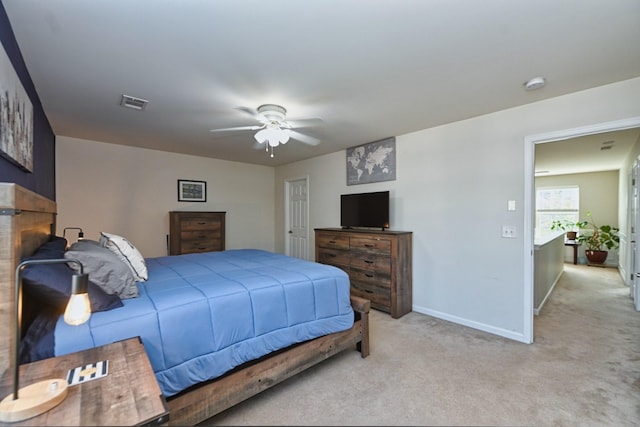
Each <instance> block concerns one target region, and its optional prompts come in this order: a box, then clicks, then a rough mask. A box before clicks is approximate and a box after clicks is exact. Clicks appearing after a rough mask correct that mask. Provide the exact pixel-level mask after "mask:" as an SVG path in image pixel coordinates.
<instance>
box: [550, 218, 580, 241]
mask: <svg viewBox="0 0 640 427" xmlns="http://www.w3.org/2000/svg"><path fill="white" fill-rule="evenodd" d="M586 225H587V223H586V221H576V222H573V221H569V220H567V219H556V220H554V221H553V222H551V227H550V228H551V230H552V231H555V230H564V231H566V236H567V240H576V237H577V234H578V231H577V230H579V229H581V228H584V227H585V226H586Z"/></svg>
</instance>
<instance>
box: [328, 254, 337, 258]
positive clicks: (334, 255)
mask: <svg viewBox="0 0 640 427" xmlns="http://www.w3.org/2000/svg"><path fill="white" fill-rule="evenodd" d="M327 255H329V256H330V257H331V258H335V257H336V256H337V255H336V254H327Z"/></svg>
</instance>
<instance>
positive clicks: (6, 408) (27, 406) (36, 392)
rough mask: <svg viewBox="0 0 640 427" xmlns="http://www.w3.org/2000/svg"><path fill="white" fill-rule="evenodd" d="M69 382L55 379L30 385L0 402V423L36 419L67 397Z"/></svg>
mask: <svg viewBox="0 0 640 427" xmlns="http://www.w3.org/2000/svg"><path fill="white" fill-rule="evenodd" d="M67 388H68V386H67V380H63V379H61V378H55V379H50V380H44V381H40V382H37V383H34V384H30V385H28V386H26V387H24V388H21V389H20V390H18V398H17V399H15V400H14V399H13V393H11V394H10V395H9V396H7V397H5V398H4V399H3V400H2V402H0V421H2V422H5V423H15V422H17V421H22V420H26V419H28V418H32V417H35V416H36V415H40V414H42V413H44V412H47V411H48V410H49V409H51V408H53V407H55V406H56V405H58V404H59V403H60V402H62V401H63V400H64V398H65V397H67Z"/></svg>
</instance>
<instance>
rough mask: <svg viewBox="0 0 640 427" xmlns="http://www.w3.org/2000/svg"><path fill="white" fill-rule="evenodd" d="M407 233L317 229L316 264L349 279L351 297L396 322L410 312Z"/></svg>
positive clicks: (410, 234)
mask: <svg viewBox="0 0 640 427" xmlns="http://www.w3.org/2000/svg"><path fill="white" fill-rule="evenodd" d="M411 238H412V233H411V232H410V231H392V230H386V231H385V230H384V229H382V230H379V229H375V230H364V229H344V228H316V229H315V239H316V262H320V263H323V264H329V265H333V266H335V267H338V268H341V269H342V270H344V271H345V272H346V273H347V274H348V275H349V280H350V281H351V295H353V296H359V297H363V298H366V299H368V300H369V301H371V307H372V308H375V309H377V310H380V311H384V312H386V313H389V314H391V317H393V318H394V319H397V318H399V317H402V316H404V315H405V314H407V313H409V312H410V311H411V310H412V304H413V301H412V276H413V273H412V269H411V259H412V244H411Z"/></svg>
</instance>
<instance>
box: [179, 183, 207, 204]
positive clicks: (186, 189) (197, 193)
mask: <svg viewBox="0 0 640 427" xmlns="http://www.w3.org/2000/svg"><path fill="white" fill-rule="evenodd" d="M178 201H179V202H206V201H207V183H206V182H205V181H190V180H186V179H179V180H178Z"/></svg>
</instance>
